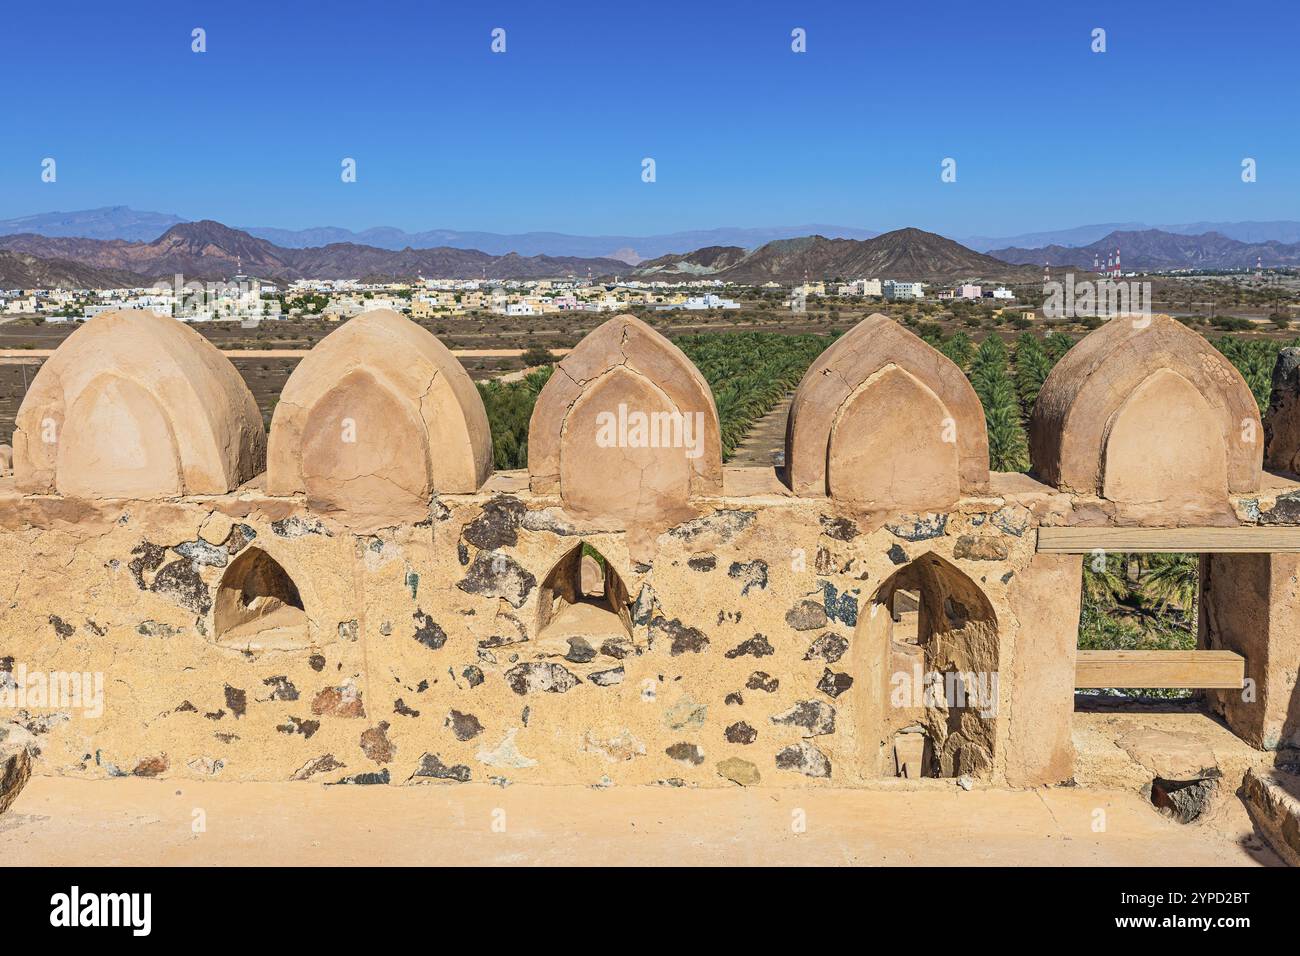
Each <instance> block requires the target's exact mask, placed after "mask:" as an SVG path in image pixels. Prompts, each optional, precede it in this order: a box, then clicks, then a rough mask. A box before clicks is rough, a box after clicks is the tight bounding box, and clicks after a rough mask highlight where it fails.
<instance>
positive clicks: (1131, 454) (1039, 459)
mask: <svg viewBox="0 0 1300 956" xmlns="http://www.w3.org/2000/svg"><path fill="white" fill-rule="evenodd" d="M1029 442H1030V457H1031V459H1032V461H1033V469H1034V473H1035V474H1036V475H1037V476H1038V477H1039V479H1040V480H1042V481H1044V482H1046V483H1047V484H1050V485H1054V486H1055V487H1057V488H1060V489H1061V490H1063V491H1070V492H1075V493H1078V494H1088V495H1093V494H1095V495H1099V496H1101V497H1104V498H1106V499H1108V500H1112V501H1116V502H1121V503H1133V504H1138V503H1140V504H1143V505H1147V506H1158V505H1160V504H1162V503H1163V504H1167V505H1169V506H1171V507H1178V508H1183V507H1186V506H1188V505H1189V504H1200V505H1214V504H1216V503H1219V504H1221V503H1223V502H1225V501H1226V499H1227V497H1228V495H1229V494H1238V493H1245V492H1251V491H1256V490H1258V488H1259V479H1260V472H1261V467H1262V462H1263V447H1264V434H1263V428H1262V425H1261V423H1260V416H1259V406H1258V405H1257V404H1256V403H1255V398H1254V396H1253V395H1252V394H1251V392H1250V388H1249V386H1247V384H1246V381H1245V379H1243V378H1242V376H1241V373H1240V372H1238V371H1237V369H1236V368H1235V367H1234V366H1233V365H1232V363H1231V362H1229V361H1228V359H1227V358H1225V357H1224V356H1223V354H1222V353H1220V352H1219V351H1218V349H1216V348H1214V346H1212V345H1211V344H1210V343H1209V342H1207V341H1206V340H1205V338H1204V337H1203V336H1201V335H1199V334H1197V333H1196V332H1193V331H1191V330H1190V329H1188V328H1186V327H1185V326H1184V325H1183V324H1182V323H1180V322H1178V321H1177V320H1175V319H1173V318H1170V317H1169V316H1167V315H1154V316H1138V317H1135V318H1130V317H1127V316H1121V317H1117V318H1113V319H1111V320H1110V321H1108V322H1106V323H1105V324H1103V325H1102V326H1101V327H1100V328H1098V329H1096V330H1095V331H1093V332H1091V333H1089V334H1088V335H1086V336H1084V337H1083V338H1082V339H1081V340H1080V341H1079V342H1078V343H1077V344H1076V345H1075V346H1074V347H1073V348H1071V349H1070V351H1069V352H1067V353H1066V354H1065V356H1064V357H1063V358H1062V359H1061V361H1060V362H1058V363H1057V364H1056V367H1055V368H1053V369H1052V371H1051V373H1050V374H1049V375H1048V376H1047V380H1046V381H1045V382H1044V383H1043V387H1042V390H1041V391H1040V392H1039V394H1038V401H1037V402H1036V403H1035V405H1034V412H1033V416H1032V417H1031V419H1030V425H1029Z"/></svg>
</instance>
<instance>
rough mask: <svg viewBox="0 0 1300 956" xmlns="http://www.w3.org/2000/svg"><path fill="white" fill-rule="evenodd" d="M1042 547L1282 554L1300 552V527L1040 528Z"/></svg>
mask: <svg viewBox="0 0 1300 956" xmlns="http://www.w3.org/2000/svg"><path fill="white" fill-rule="evenodd" d="M1038 550H1039V551H1042V552H1045V553H1047V554H1088V553H1090V552H1093V551H1108V552H1111V553H1120V554H1122V553H1125V552H1132V551H1150V552H1172V551H1190V552H1194V553H1197V554H1207V553H1218V554H1279V553H1283V552H1300V527H1298V528H1283V527H1276V526H1271V527H1256V526H1246V527H1240V528H1039V529H1038Z"/></svg>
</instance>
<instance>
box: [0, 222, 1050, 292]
mask: <svg viewBox="0 0 1300 956" xmlns="http://www.w3.org/2000/svg"><path fill="white" fill-rule="evenodd" d="M0 250H9V251H10V252H15V253H21V254H23V255H25V256H28V257H38V258H39V259H41V260H45V261H47V262H54V261H59V262H64V263H76V264H79V265H81V266H85V267H89V268H92V269H96V270H111V271H112V273H113V274H115V275H117V276H119V277H130V276H135V277H147V278H148V279H150V280H156V279H166V280H170V279H171V278H172V277H173V276H174V275H176V274H178V273H179V274H180V275H182V276H184V277H185V278H186V279H209V280H212V279H215V280H223V279H225V280H228V279H230V278H231V277H233V276H234V275H236V274H237V273H243V274H246V275H251V276H257V277H259V278H264V279H276V280H285V281H289V280H293V279H303V278H319V279H347V278H355V279H361V280H395V279H415V278H418V277H420V276H423V277H425V278H431V279H432V278H472V277H476V276H485V277H487V278H489V279H540V278H561V277H564V276H567V275H574V276H579V277H583V278H585V277H586V276H587V275H591V276H593V277H597V278H604V279H608V278H611V277H615V276H620V275H622V276H625V277H632V276H635V277H638V278H660V279H682V278H687V279H689V278H700V277H713V278H717V279H722V280H727V281H733V282H746V283H762V282H768V281H777V282H795V281H798V280H800V279H803V278H805V277H808V278H814V279H823V278H834V277H844V278H855V277H860V276H884V277H889V278H896V279H911V280H924V281H943V280H951V279H958V278H971V279H986V280H995V281H1012V280H1016V279H1020V280H1025V281H1028V280H1032V279H1034V278H1036V277H1037V275H1038V269H1037V267H1036V266H1015V265H1009V264H1007V263H1006V262H1003V261H1001V260H998V259H994V258H992V257H990V256H986V255H983V254H982V253H978V252H975V251H973V250H971V249H967V248H966V247H965V246H963V245H961V244H959V243H956V242H954V241H952V240H951V239H945V238H944V237H943V236H938V235H935V234H934V233H931V232H924V231H922V230H920V229H898V230H895V231H894V232H889V233H885V234H884V235H881V236H876V237H874V238H871V239H831V238H827V237H825V236H803V237H800V238H797V239H778V240H775V241H773V242H769V243H766V244H764V245H762V246H759V247H758V248H757V249H755V250H753V251H752V252H750V251H747V250H746V249H744V248H742V247H740V246H706V247H704V248H702V249H697V250H695V251H694V252H691V253H687V254H681V255H669V256H661V257H659V258H657V259H653V260H650V261H648V262H646V263H644V264H643V265H641V266H640V267H629V266H628V265H627V264H626V263H624V262H620V261H618V260H616V259H608V258H578V257H566V256H521V255H517V254H514V253H509V254H507V255H502V256H494V255H490V254H488V253H486V252H480V251H477V250H472V249H451V248H447V247H442V248H436V249H402V250H399V251H393V250H389V249H380V248H378V247H375V246H366V245H360V244H358V243H348V242H344V243H332V244H330V245H325V246H313V247H309V248H305V249H291V248H286V247H283V246H278V245H276V244H275V243H272V242H269V241H267V240H266V239H260V238H258V237H256V236H252V235H249V234H248V233H247V232H243V231H241V230H238V229H231V228H230V227H229V226H224V225H222V224H221V223H219V222H212V221H203V222H186V223H181V224H179V225H175V226H172V227H171V228H170V229H168V230H167V231H166V232H165V233H163V235H161V236H159V237H158V238H157V239H155V240H153V241H152V242H127V241H125V240H121V239H79V238H71V237H65V236H38V235H34V234H32V233H25V234H20V235H16V236H2V237H0ZM29 268H34V266H33V265H31V264H29ZM140 281H141V282H143V279H141V280H140ZM110 284H112V285H120V284H124V283H122V282H113V283H110ZM134 284H139V283H134Z"/></svg>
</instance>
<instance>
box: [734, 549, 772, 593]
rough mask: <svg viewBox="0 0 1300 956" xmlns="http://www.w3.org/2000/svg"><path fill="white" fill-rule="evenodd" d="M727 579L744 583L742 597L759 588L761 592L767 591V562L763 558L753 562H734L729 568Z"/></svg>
mask: <svg viewBox="0 0 1300 956" xmlns="http://www.w3.org/2000/svg"><path fill="white" fill-rule="evenodd" d="M727 577H729V578H734V579H735V580H737V581H741V582H743V586H742V587H741V589H740V596H741V597H744V596H745V595H747V594H748V593H749V592H750V589H751V588H757V589H758V590H760V591H764V590H766V589H767V562H766V561H764V560H763V559H762V558H755V559H754V560H753V561H745V562H743V563H742V562H740V561H733V562H731V566H730V567H729V568H727Z"/></svg>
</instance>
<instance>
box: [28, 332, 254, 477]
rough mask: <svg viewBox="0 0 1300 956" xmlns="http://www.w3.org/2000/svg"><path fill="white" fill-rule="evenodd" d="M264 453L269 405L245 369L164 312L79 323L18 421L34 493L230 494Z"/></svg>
mask: <svg viewBox="0 0 1300 956" xmlns="http://www.w3.org/2000/svg"><path fill="white" fill-rule="evenodd" d="M265 462H266V431H265V429H264V428H263V426H262V416H261V414H260V413H259V412H258V409H257V403H256V402H255V401H254V399H253V396H252V393H250V392H249V390H248V387H247V386H246V385H245V384H244V381H243V379H242V378H241V377H240V375H239V372H238V371H236V369H235V367H234V366H233V365H232V364H231V363H230V360H229V359H227V358H226V357H225V356H224V355H222V354H221V352H220V351H219V350H218V349H217V348H216V347H215V346H214V345H213V344H212V343H211V342H209V341H208V340H207V339H205V338H204V337H203V336H201V335H199V333H197V332H195V331H194V330H193V329H191V328H190V327H189V326H188V325H186V324H185V323H183V322H178V321H176V320H175V319H173V318H170V317H167V316H163V315H159V314H157V313H154V312H146V311H138V310H132V309H123V310H118V311H114V312H105V313H103V314H101V315H98V316H96V317H95V318H93V319H91V320H90V321H89V322H87V323H86V324H85V325H83V326H81V328H79V329H77V330H76V331H75V332H73V333H72V334H71V335H69V336H68V338H67V339H66V340H65V341H64V342H63V344H62V345H60V346H59V348H58V349H57V350H56V351H55V353H54V355H53V356H51V357H50V359H49V360H48V361H47V362H46V363H45V364H44V365H43V366H41V370H40V371H39V372H38V373H37V375H36V378H35V379H34V380H33V381H32V385H31V388H30V389H28V392H27V395H26V397H25V398H24V399H23V404H22V406H21V407H20V408H19V410H18V416H17V419H16V421H15V428H14V474H15V479H16V486H17V488H18V490H20V491H23V492H26V493H30V494H50V493H57V494H63V495H68V496H72V497H85V498H168V497H176V496H178V495H186V494H202V495H214V494H225V493H227V492H229V491H233V490H234V489H235V488H237V487H238V486H239V485H241V484H242V483H243V482H245V481H247V480H249V479H250V478H252V477H253V476H254V475H256V474H258V473H260V472H261V470H262V469H263V467H264V466H265Z"/></svg>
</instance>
